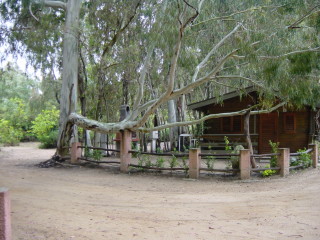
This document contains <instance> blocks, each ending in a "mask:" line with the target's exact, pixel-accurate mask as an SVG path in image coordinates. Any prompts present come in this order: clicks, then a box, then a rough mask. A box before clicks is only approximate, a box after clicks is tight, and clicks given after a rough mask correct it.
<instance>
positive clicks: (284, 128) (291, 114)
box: [283, 112, 297, 134]
mask: <svg viewBox="0 0 320 240" xmlns="http://www.w3.org/2000/svg"><path fill="white" fill-rule="evenodd" d="M287 117H292V118H293V129H291V128H288V126H291V125H292V124H291V125H288V123H287V122H288V121H287V120H288V119H287ZM296 129H297V121H296V114H295V113H293V112H290V113H287V112H286V113H283V132H284V133H291V134H294V133H296Z"/></svg>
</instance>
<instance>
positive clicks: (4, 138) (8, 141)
mask: <svg viewBox="0 0 320 240" xmlns="http://www.w3.org/2000/svg"><path fill="white" fill-rule="evenodd" d="M22 136H23V133H22V131H21V130H20V129H16V128H14V127H13V126H12V125H11V124H10V122H9V121H8V120H5V119H0V143H2V144H4V145H5V146H14V145H18V144H19V142H20V139H21V138H22Z"/></svg>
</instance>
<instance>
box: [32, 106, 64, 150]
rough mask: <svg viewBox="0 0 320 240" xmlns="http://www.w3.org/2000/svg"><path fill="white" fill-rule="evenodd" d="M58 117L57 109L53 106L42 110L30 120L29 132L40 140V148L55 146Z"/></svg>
mask: <svg viewBox="0 0 320 240" xmlns="http://www.w3.org/2000/svg"><path fill="white" fill-rule="evenodd" d="M58 119H59V110H57V109H55V108H53V109H51V110H43V111H42V112H41V113H40V114H38V116H37V117H36V118H35V120H34V121H32V124H33V125H32V127H31V128H32V130H31V132H32V133H33V134H34V135H35V136H36V137H37V139H38V140H39V141H40V142H41V145H40V148H51V147H56V142H57V138H58Z"/></svg>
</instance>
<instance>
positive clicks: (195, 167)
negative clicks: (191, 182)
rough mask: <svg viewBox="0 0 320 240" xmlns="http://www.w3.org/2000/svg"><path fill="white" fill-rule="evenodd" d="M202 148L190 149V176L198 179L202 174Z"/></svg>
mask: <svg viewBox="0 0 320 240" xmlns="http://www.w3.org/2000/svg"><path fill="white" fill-rule="evenodd" d="M200 152H201V151H200V148H190V149H189V177H190V178H193V179H198V178H199V174H200V160H201V157H200Z"/></svg>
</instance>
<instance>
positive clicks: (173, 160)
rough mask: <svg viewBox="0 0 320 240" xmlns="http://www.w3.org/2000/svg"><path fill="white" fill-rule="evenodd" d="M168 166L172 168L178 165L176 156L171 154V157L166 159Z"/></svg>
mask: <svg viewBox="0 0 320 240" xmlns="http://www.w3.org/2000/svg"><path fill="white" fill-rule="evenodd" d="M168 163H169V166H170V168H174V167H176V166H177V165H178V158H177V157H176V156H175V155H174V154H172V157H171V158H169V159H168Z"/></svg>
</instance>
